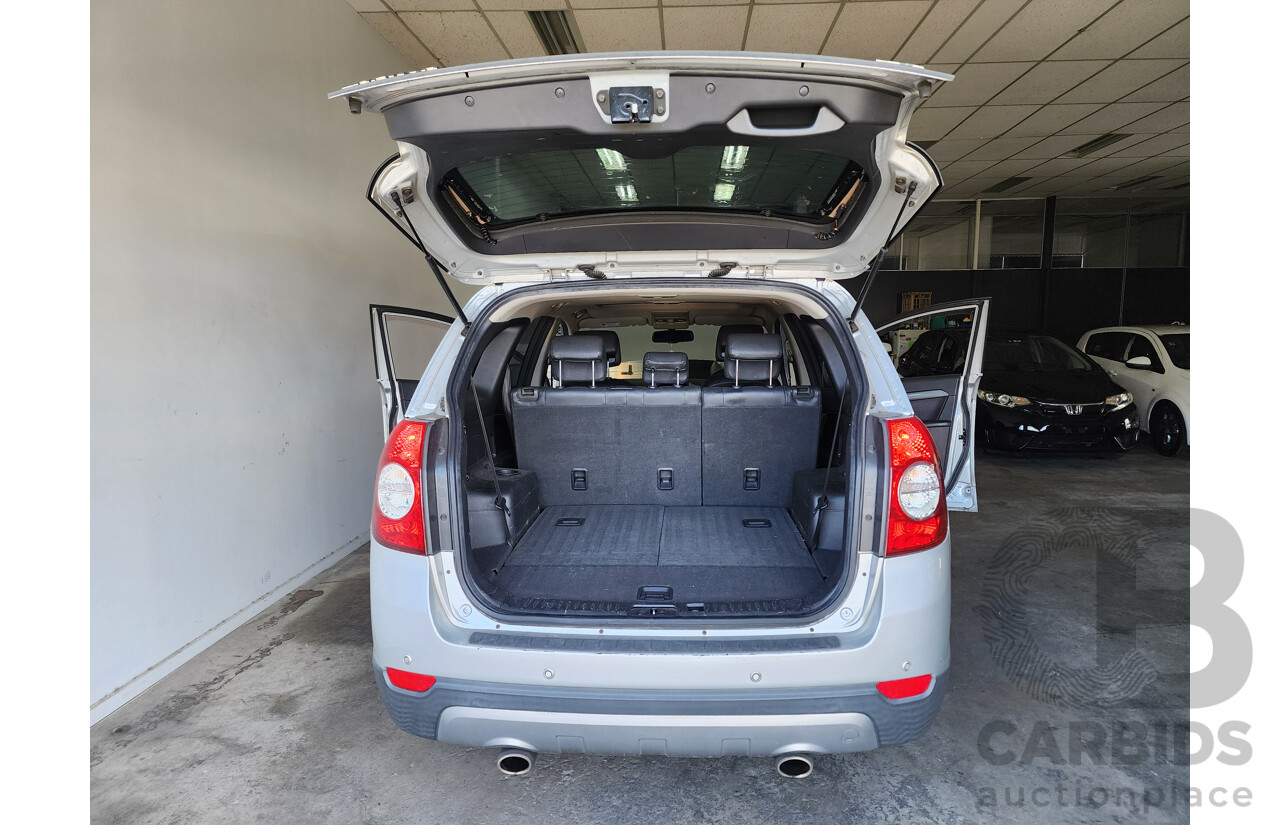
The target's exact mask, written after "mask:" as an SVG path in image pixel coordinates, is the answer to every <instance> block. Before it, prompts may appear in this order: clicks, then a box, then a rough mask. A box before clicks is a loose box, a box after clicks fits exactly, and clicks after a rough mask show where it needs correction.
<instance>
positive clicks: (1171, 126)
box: [1115, 102, 1191, 132]
mask: <svg viewBox="0 0 1280 825" xmlns="http://www.w3.org/2000/svg"><path fill="white" fill-rule="evenodd" d="M1115 105H1117V106H1158V105H1160V104H1155V103H1141V104H1139V103H1117V104H1115ZM1190 124H1191V104H1190V103H1186V102H1183V103H1174V104H1171V105H1170V106H1167V107H1165V108H1164V109H1161V110H1160V111H1158V112H1155V113H1154V114H1152V115H1149V116H1148V117H1144V118H1142V119H1141V120H1139V121H1137V122H1135V123H1131V124H1129V125H1128V126H1127V127H1126V129H1128V130H1132V131H1134V132H1186V131H1188V130H1189V128H1190Z"/></svg>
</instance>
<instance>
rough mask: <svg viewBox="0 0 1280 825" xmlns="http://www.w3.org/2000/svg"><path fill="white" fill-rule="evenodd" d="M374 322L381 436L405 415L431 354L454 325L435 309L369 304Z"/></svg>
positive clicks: (388, 431)
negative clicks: (380, 410)
mask: <svg viewBox="0 0 1280 825" xmlns="http://www.w3.org/2000/svg"><path fill="white" fill-rule="evenodd" d="M369 320H370V322H371V324H372V325H373V365H374V371H375V373H376V375H377V378H378V386H379V388H380V390H381V394H382V437H383V438H386V437H387V436H388V435H389V434H390V433H391V430H392V428H394V427H395V425H396V424H397V423H399V421H400V419H401V418H403V417H404V410H405V408H406V407H407V406H408V405H409V399H411V398H413V393H414V392H415V391H416V390H417V388H418V381H419V379H420V378H421V377H422V373H423V372H425V371H426V368H427V364H428V363H429V362H430V361H431V356H432V355H433V354H434V353H435V351H436V347H438V346H439V345H440V341H441V340H442V339H443V338H444V334H445V332H446V331H448V329H449V327H450V326H452V325H453V319H452V318H450V317H449V316H448V315H441V314H440V313H438V312H428V311H426V310H421V309H407V308H405V307H393V306H382V305H378V304H371V305H370V306H369Z"/></svg>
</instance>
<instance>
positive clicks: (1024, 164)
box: [982, 158, 1036, 178]
mask: <svg viewBox="0 0 1280 825" xmlns="http://www.w3.org/2000/svg"><path fill="white" fill-rule="evenodd" d="M1035 165H1036V161H1034V160H1030V159H1028V158H1009V159H1007V160H1002V161H1000V162H999V163H996V164H993V165H991V166H988V167H987V171H985V172H983V173H982V174H983V175H984V176H987V175H990V176H993V177H995V176H998V177H1000V178H1012V177H1015V176H1019V175H1022V174H1024V173H1025V172H1026V171H1027V170H1028V169H1030V168H1031V167H1033V166H1035Z"/></svg>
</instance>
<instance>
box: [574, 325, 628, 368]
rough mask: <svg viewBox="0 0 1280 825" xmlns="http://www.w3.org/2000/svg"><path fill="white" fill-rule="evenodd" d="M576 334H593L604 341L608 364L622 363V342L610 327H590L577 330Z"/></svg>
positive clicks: (613, 365) (616, 364) (614, 365)
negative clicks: (589, 328) (580, 330)
mask: <svg viewBox="0 0 1280 825" xmlns="http://www.w3.org/2000/svg"><path fill="white" fill-rule="evenodd" d="M578 335H580V336H581V335H593V336H595V337H597V338H600V339H602V340H603V341H604V355H605V358H606V360H607V361H608V364H609V366H611V367H616V366H618V364H620V363H622V343H621V342H620V341H619V340H618V333H616V332H614V331H613V330H611V329H591V330H585V331H583V332H579V333H578Z"/></svg>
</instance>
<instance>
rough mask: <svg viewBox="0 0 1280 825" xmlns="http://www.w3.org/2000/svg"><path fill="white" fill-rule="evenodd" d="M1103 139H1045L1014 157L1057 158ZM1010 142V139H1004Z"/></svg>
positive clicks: (1081, 136)
mask: <svg viewBox="0 0 1280 825" xmlns="http://www.w3.org/2000/svg"><path fill="white" fill-rule="evenodd" d="M1099 137H1102V135H1054V136H1053V137H1047V138H1043V139H1036V142H1035V143H1033V144H1031V145H1030V146H1028V147H1027V148H1026V149H1023V150H1022V151H1021V152H1016V153H1015V154H1014V155H1013V156H1014V157H1017V158H1044V159H1048V158H1056V157H1057V156H1058V155H1062V154H1065V153H1067V152H1070V151H1071V150H1072V149H1074V148H1076V147H1077V146H1080V145H1083V144H1084V143H1087V142H1088V141H1090V140H1093V139H1094V138H1099ZM1004 139H1005V140H1010V138H1004Z"/></svg>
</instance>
